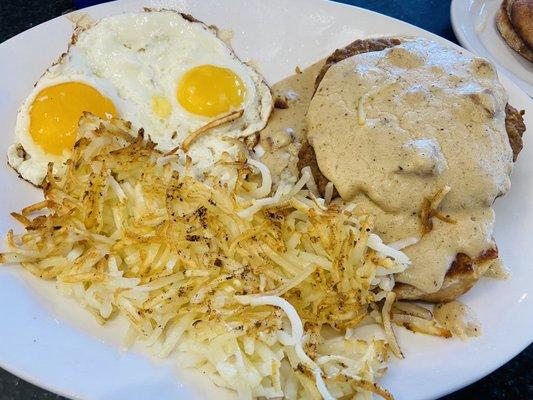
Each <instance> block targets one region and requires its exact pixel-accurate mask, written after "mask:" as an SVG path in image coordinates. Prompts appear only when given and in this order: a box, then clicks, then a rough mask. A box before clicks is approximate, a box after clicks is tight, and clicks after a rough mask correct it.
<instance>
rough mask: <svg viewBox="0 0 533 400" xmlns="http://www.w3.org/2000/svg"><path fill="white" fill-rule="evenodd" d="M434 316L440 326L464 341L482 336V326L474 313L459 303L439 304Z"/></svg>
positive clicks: (434, 310)
mask: <svg viewBox="0 0 533 400" xmlns="http://www.w3.org/2000/svg"><path fill="white" fill-rule="evenodd" d="M433 316H434V317H435V320H436V321H437V322H438V323H439V324H441V325H442V326H444V327H445V328H447V329H449V330H450V332H451V333H452V334H453V335H454V336H457V337H459V338H461V339H463V340H464V339H467V338H469V337H477V336H481V325H480V323H479V321H478V320H477V318H476V316H475V315H474V313H473V311H472V310H471V309H470V308H469V307H468V306H467V305H466V304H463V303H461V302H459V301H450V302H449V303H442V304H437V305H436V306H435V308H434V309H433Z"/></svg>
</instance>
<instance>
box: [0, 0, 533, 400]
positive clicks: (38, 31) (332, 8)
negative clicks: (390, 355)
mask: <svg viewBox="0 0 533 400" xmlns="http://www.w3.org/2000/svg"><path fill="white" fill-rule="evenodd" d="M150 5H152V6H155V7H167V8H169V7H171V8H176V9H179V10H182V11H187V12H190V13H191V14H193V15H194V16H196V17H197V18H199V19H201V20H203V21H205V22H207V23H209V24H216V25H217V26H219V27H220V28H231V29H233V31H234V34H235V36H234V40H233V44H234V47H235V49H236V52H237V54H238V55H239V56H240V57H241V58H242V59H244V60H251V59H253V60H255V62H256V63H258V65H259V69H260V70H261V72H262V73H263V74H264V75H265V77H266V79H267V80H268V82H270V83H273V82H276V81H277V80H279V79H281V78H283V77H285V76H287V75H289V74H290V73H291V72H292V71H293V70H294V67H295V65H300V66H306V65H309V64H310V63H312V62H314V61H316V60H318V59H320V58H321V57H324V56H326V55H327V54H329V53H330V52H331V51H332V50H334V49H335V48H337V47H341V46H344V45H346V44H347V43H349V42H350V41H352V40H354V39H356V38H363V37H367V36H379V35H419V36H425V37H428V38H431V39H434V40H438V41H441V42H444V43H448V44H449V45H452V46H455V45H453V44H451V43H450V42H447V41H445V40H444V39H442V38H439V37H437V36H435V35H432V34H430V33H428V32H425V31H423V30H421V29H419V28H416V27H414V26H411V25H408V24H406V23H404V22H400V21H398V20H394V19H392V18H389V17H385V16H383V15H379V14H376V13H373V12H370V11H366V10H362V9H359V8H354V7H349V6H345V5H340V4H336V3H331V2H326V1H322V0H293V1H287V0H271V1H268V2H264V1H261V0H233V1H216V0H211V1H201V2H200V1H193V0H191V1H187V0H183V1H174V2H172V1H167V2H165V3H161V2H156V3H150V2H148V1H144V2H141V1H134V2H114V3H107V4H104V5H100V6H96V7H92V8H90V9H88V10H87V12H88V13H89V14H90V15H91V16H93V17H95V18H100V17H104V16H108V15H112V14H116V13H121V12H125V11H137V10H140V9H141V8H142V7H143V6H150ZM71 31H72V27H71V23H70V22H69V20H68V19H67V18H66V17H60V18H56V19H54V20H52V21H49V22H47V23H45V24H42V25H39V26H37V27H35V28H33V29H31V30H29V31H27V32H24V33H22V34H20V35H18V36H16V37H14V38H12V39H10V40H8V41H7V42H5V43H3V44H0V87H1V88H2V96H0V131H1V132H2V133H3V140H2V141H1V142H0V154H5V152H6V150H7V147H8V145H9V144H10V143H12V142H13V140H14V134H13V128H14V125H15V115H16V111H17V107H18V105H19V104H21V102H22V101H23V99H24V98H25V96H26V95H27V94H28V93H29V92H30V89H31V87H32V84H33V83H34V82H35V81H36V79H37V78H38V77H39V76H40V74H41V73H42V72H43V71H44V70H45V69H46V68H47V67H48V66H49V65H50V63H51V62H53V61H54V60H55V59H56V57H57V56H58V55H59V54H61V52H63V51H64V49H65V47H66V43H67V41H68V39H69V36H70V34H71ZM502 81H503V84H504V85H505V86H506V88H507V89H508V91H509V94H510V102H511V103H512V104H513V105H514V106H515V107H518V108H521V109H526V110H527V111H528V113H527V114H526V119H527V124H528V126H530V127H532V126H533V118H531V114H533V107H532V103H531V99H530V98H529V97H528V96H527V95H526V94H525V93H523V92H522V91H521V90H519V89H518V88H517V86H516V85H514V84H513V83H512V82H511V81H510V80H509V79H507V78H505V77H502ZM532 176H533V140H531V134H529V133H527V134H526V136H525V148H524V151H523V152H522V154H521V155H520V159H519V161H518V163H517V164H516V169H515V172H514V175H513V190H511V193H510V194H509V195H508V196H506V197H505V198H503V199H499V200H498V201H497V206H496V210H497V215H498V223H497V228H496V235H497V238H498V242H499V245H500V250H501V254H502V256H503V258H504V260H505V261H506V263H507V265H508V266H509V267H510V268H511V270H512V274H513V277H512V279H511V280H510V281H506V282H501V281H492V280H482V281H481V282H480V283H479V284H478V285H477V286H476V287H475V288H474V289H473V290H471V291H470V292H469V293H468V294H467V295H466V296H464V298H463V300H464V301H465V302H466V303H467V304H469V305H470V306H471V307H472V308H473V309H474V310H475V312H476V313H477V315H478V317H479V318H480V319H481V321H482V322H483V330H484V332H483V336H482V337H481V338H479V339H476V340H470V341H467V342H461V341H459V340H448V341H445V340H440V339H437V338H432V337H428V336H423V335H414V334H412V333H409V332H407V331H405V330H404V329H398V331H399V340H400V343H401V345H402V348H403V349H404V353H405V355H406V359H405V360H403V361H398V360H392V362H391V367H390V371H389V374H388V375H387V376H386V378H385V379H384V380H383V381H382V384H383V385H385V386H386V387H387V388H389V389H390V390H391V391H392V393H394V394H395V396H396V399H397V400H402V399H408V400H422V399H433V398H437V397H439V396H442V395H444V394H446V393H449V392H451V391H454V390H457V389H459V388H461V387H462V386H465V385H467V384H469V383H471V382H473V381H475V380H477V379H479V378H481V377H483V376H484V375H486V374H488V373H490V372H491V371H493V370H494V369H496V368H497V367H499V366H500V365H502V364H503V363H505V362H506V361H508V360H509V359H510V358H512V357H513V356H514V355H516V354H517V353H519V352H520V351H521V350H522V349H523V348H525V347H526V346H527V345H528V344H529V343H531V340H532V335H533V301H532V298H531V294H532V292H531V289H532V288H533V273H532V272H531V266H530V260H531V259H533V246H532V243H531V238H532V237H533V205H532V202H533V200H532V199H533V184H532V182H531V177H532ZM0 182H1V185H2V187H3V188H4V189H3V190H1V191H0V233H2V235H3V234H4V233H5V232H6V231H7V230H8V229H9V228H11V227H12V226H14V221H13V220H12V219H11V218H10V217H9V214H8V213H9V212H10V211H13V210H19V209H20V208H22V207H23V206H24V205H27V204H29V203H30V202H32V201H36V200H38V199H39V198H40V193H39V192H38V191H37V190H35V189H33V188H32V187H31V186H30V185H29V184H26V183H25V182H22V181H21V180H19V179H18V178H17V176H16V174H14V173H13V171H11V170H10V169H9V168H8V167H7V166H5V163H4V164H3V165H2V166H0ZM0 315H1V321H2V322H1V323H0V366H2V367H3V368H5V369H8V370H10V371H12V372H14V373H15V374H17V375H19V376H21V377H22V378H24V379H26V380H29V381H31V382H33V383H36V384H37V385H40V386H43V387H45V388H47V389H49V390H52V391H54V392H57V393H61V394H64V395H66V396H68V397H72V398H80V399H102V400H104V399H105V400H107V399H109V400H115V399H125V398H127V399H129V400H136V399H139V400H140V399H149V398H158V399H161V400H166V399H174V400H175V399H191V398H208V397H213V395H214V393H215V392H216V396H215V397H214V398H217V399H219V398H222V397H228V398H229V397H231V396H229V395H228V394H227V393H225V396H222V397H221V396H220V394H219V393H220V390H215V389H214V388H213V385H211V384H210V383H209V382H208V381H207V379H206V378H204V377H191V376H190V374H187V375H186V376H185V375H184V374H183V373H181V372H179V370H178V368H177V367H175V366H173V365H172V362H171V361H166V362H159V363H154V362H153V360H151V359H149V358H148V357H147V356H145V355H142V354H141V353H140V352H137V351H129V352H123V351H120V338H121V337H122V335H123V333H124V323H123V321H120V320H119V321H115V322H113V323H112V324H110V325H109V326H106V327H100V326H98V325H97V324H96V322H95V321H94V319H93V318H92V316H91V315H89V313H87V312H86V311H83V310H82V309H81V308H80V307H78V306H77V305H76V304H75V303H74V302H73V301H71V300H68V299H64V298H62V297H60V296H59V295H57V294H56V293H55V291H54V286H53V284H52V283H47V282H41V281H39V280H37V279H35V278H33V277H31V276H29V275H28V274H27V273H25V272H24V271H22V270H21V269H20V268H15V267H2V268H0ZM191 380H192V381H194V382H196V383H191ZM199 383H200V384H199Z"/></svg>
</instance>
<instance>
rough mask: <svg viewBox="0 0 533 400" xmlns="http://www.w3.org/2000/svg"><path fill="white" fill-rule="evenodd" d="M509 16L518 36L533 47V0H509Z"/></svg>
mask: <svg viewBox="0 0 533 400" xmlns="http://www.w3.org/2000/svg"><path fill="white" fill-rule="evenodd" d="M507 16H508V17H509V19H510V20H511V23H512V24H513V28H514V30H515V32H516V33H517V34H518V36H520V38H521V39H522V40H523V41H524V43H525V44H526V45H527V46H528V47H529V48H530V49H533V0H507Z"/></svg>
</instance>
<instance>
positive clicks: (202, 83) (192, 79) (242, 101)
mask: <svg viewBox="0 0 533 400" xmlns="http://www.w3.org/2000/svg"><path fill="white" fill-rule="evenodd" d="M240 110H242V115H241V116H240V117H239V118H238V119H236V120H234V121H231V122H229V123H226V124H223V125H221V126H218V127H216V128H214V129H212V130H210V131H209V134H208V135H205V136H202V137H201V138H199V139H198V140H197V141H195V142H194V143H193V144H192V145H191V146H190V148H189V149H188V154H189V156H190V157H191V158H192V160H193V164H194V165H195V167H196V168H198V171H200V172H201V171H203V170H206V169H208V168H209V167H210V166H212V165H213V164H214V163H215V162H216V161H217V160H219V159H220V158H221V155H222V153H223V152H229V153H231V152H232V151H233V150H234V149H233V148H234V147H235V146H236V145H235V144H234V142H231V141H227V140H223V139H225V138H226V137H232V138H239V137H244V136H247V135H250V134H252V133H254V132H257V131H259V130H261V129H262V128H263V127H264V126H265V124H266V121H267V119H268V116H269V114H270V112H271V110H272V96H271V93H270V89H269V88H268V86H267V85H266V84H265V83H264V81H263V79H262V77H261V76H260V75H259V74H258V73H257V72H256V71H255V70H254V69H253V68H252V67H251V66H249V65H247V64H245V63H243V62H242V61H240V60H239V59H238V58H237V57H236V56H235V54H234V53H233V51H232V50H231V49H230V48H229V47H228V46H227V45H226V44H225V43H224V42H223V41H222V40H221V39H219V38H218V37H217V32H216V29H215V28H212V27H208V26H206V25H205V24H203V23H201V22H199V21H197V20H195V19H194V18H192V17H190V16H187V15H184V14H180V13H178V12H174V11H166V10H165V11H145V12H139V13H134V14H121V15H116V16H112V17H108V18H104V19H102V20H100V21H98V22H96V23H93V24H90V25H89V26H85V27H83V28H81V27H78V28H77V29H76V30H75V32H74V35H73V37H72V40H71V43H70V45H69V48H68V51H67V52H66V53H65V54H64V55H63V56H61V58H60V59H59V60H58V61H57V62H56V63H55V64H54V65H53V66H52V67H50V68H49V69H48V70H47V71H46V72H45V73H44V74H43V76H42V77H41V78H40V79H39V81H38V82H37V83H36V85H35V87H34V89H33V91H32V92H31V93H30V95H29V96H28V97H27V99H26V101H25V102H24V104H23V105H22V106H21V107H20V109H19V113H18V116H17V123H16V128H15V132H16V135H17V138H18V141H19V143H17V144H15V145H13V146H11V147H10V149H9V151H8V161H9V164H10V165H11V166H12V167H13V168H14V169H15V170H17V172H18V173H19V174H20V175H21V176H22V177H23V178H24V179H26V180H28V181H30V182H32V183H33V184H35V185H40V184H41V183H42V180H43V179H44V176H45V175H46V171H47V165H48V163H49V162H53V163H54V173H56V174H60V173H61V172H62V171H63V170H64V167H65V166H64V162H65V160H66V159H67V158H68V157H69V155H70V152H71V150H72V147H73V145H74V142H75V141H76V138H77V124H78V120H79V118H80V117H81V115H82V114H83V112H90V113H92V114H95V115H97V116H98V117H100V118H108V119H109V118H113V117H117V118H121V119H124V120H127V121H130V122H131V123H132V125H133V127H135V128H137V129H140V128H143V129H144V131H145V133H146V134H147V135H148V136H149V138H150V139H151V140H152V141H154V142H155V143H156V144H157V148H158V149H159V150H161V151H162V152H167V151H169V150H171V149H174V148H176V147H178V146H180V145H181V144H182V143H183V141H184V140H185V139H186V138H187V137H188V136H189V135H191V133H193V132H195V131H197V130H198V129H200V128H202V127H203V126H205V125H207V124H208V123H210V122H212V121H214V120H216V119H219V118H220V117H223V116H225V115H228V114H229V113H231V112H235V111H240Z"/></svg>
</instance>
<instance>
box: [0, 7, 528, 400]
mask: <svg viewBox="0 0 533 400" xmlns="http://www.w3.org/2000/svg"><path fill="white" fill-rule="evenodd" d="M313 1H314V3H316V4H323V3H331V4H333V5H334V6H336V7H339V8H341V7H345V8H355V9H358V10H359V11H360V12H363V13H366V14H370V15H373V16H374V17H377V18H380V19H388V20H393V21H395V22H398V23H400V24H402V25H404V26H408V27H410V28H414V29H415V30H417V31H418V32H420V33H422V32H424V34H425V35H427V36H430V37H432V38H435V39H438V40H439V41H440V42H443V43H446V44H448V45H451V46H453V47H455V48H461V46H459V45H457V44H456V43H453V42H451V41H449V40H447V39H445V38H442V37H440V36H438V35H436V34H434V33H432V32H429V31H427V30H425V29H422V28H419V27H417V26H415V25H412V24H410V23H407V22H405V21H402V20H400V19H397V18H394V17H391V16H388V15H384V14H381V13H379V12H376V11H372V10H368V9H365V8H362V7H358V6H354V5H350V4H344V3H337V2H334V1H331V0H313ZM125 3H128V1H127V0H119V1H117V2H115V6H116V7H120V6H121V5H122V4H125ZM455 3H457V0H452V3H451V15H452V16H453V12H454V11H453V6H454V4H455ZM107 5H109V4H107ZM105 6H106V3H103V4H97V5H94V6H91V7H87V8H83V9H79V10H74V11H72V12H69V13H67V14H63V15H60V16H57V17H55V18H52V19H50V20H48V21H44V22H42V23H40V24H38V25H35V26H33V27H31V28H30V29H27V30H25V31H23V32H21V33H19V34H17V35H15V36H13V37H11V38H9V39H7V40H6V41H4V42H2V43H0V52H1V51H2V49H3V47H4V45H6V44H11V42H14V41H17V40H20V39H21V38H22V37H24V35H25V34H26V33H27V32H29V31H32V30H36V29H38V28H40V29H42V27H43V25H48V24H50V25H51V24H54V23H57V22H58V21H60V20H62V19H63V18H68V16H70V15H73V14H77V13H80V12H87V11H91V10H94V9H98V8H101V7H105ZM451 23H452V28H453V30H454V33H455V34H456V36H457V37H458V39H459V41H460V43H461V44H463V42H462V40H461V38H460V35H458V34H457V32H456V28H455V24H454V20H453V17H452V19H451ZM370 37H372V34H371V35H370ZM463 45H464V44H463ZM464 47H466V48H467V50H468V51H470V52H473V51H472V49H470V48H468V47H467V46H465V45H464ZM473 53H474V52H473ZM499 69H500V70H499V74H500V78H501V77H502V75H503V76H504V77H505V80H506V82H505V84H504V86H507V85H509V84H510V85H512V86H513V90H516V91H518V92H520V93H523V94H524V95H525V96H527V97H528V98H529V95H528V94H527V92H525V91H524V90H523V89H522V88H521V87H520V86H518V84H517V83H516V82H515V81H514V80H511V79H510V77H509V76H507V70H505V69H503V68H501V67H500V68H499ZM529 99H530V100H531V98H529ZM17 278H18V277H17ZM24 279H26V278H24ZM67 322H68V321H67ZM95 340H96V339H95ZM529 344H531V342H530V343H529ZM529 344H526V345H525V346H524V347H522V348H521V349H520V350H518V351H517V352H516V353H515V352H512V353H513V354H510V353H507V354H506V356H505V357H502V359H503V361H501V360H500V361H501V363H500V362H498V363H496V364H493V365H492V366H491V368H489V369H488V371H483V372H479V373H478V374H476V375H472V374H471V375H469V377H468V378H466V379H463V380H461V383H457V384H456V385H455V386H454V387H448V388H447V389H445V390H443V391H442V392H441V393H440V394H439V396H444V395H446V394H449V393H452V392H455V391H457V390H459V389H461V388H463V387H465V386H467V385H469V384H471V383H473V382H476V381H478V380H479V379H481V378H482V377H484V376H487V375H488V374H490V373H492V372H493V371H495V370H496V369H498V368H500V367H501V366H502V365H504V364H505V363H507V362H508V361H509V360H511V359H513V358H514V357H516V355H518V354H519V353H521V352H522V351H523V350H524V349H525V348H526V347H528V346H529ZM117 351H118V349H117ZM0 367H2V368H3V369H5V370H6V371H8V372H10V373H12V374H14V375H16V376H18V377H20V378H22V379H24V380H25V381H27V382H30V383H31V384H33V385H35V386H38V387H41V388H44V389H46V390H48V391H50V392H53V393H57V394H60V395H63V396H67V397H69V398H73V399H81V398H82V397H79V396H77V395H76V394H73V393H70V392H69V391H66V390H62V389H60V388H58V387H56V386H54V385H49V384H47V383H46V382H41V381H39V379H38V378H36V377H34V376H31V374H29V373H26V372H24V371H22V370H21V369H20V368H12V366H10V365H6V364H5V363H4V362H3V360H2V359H0Z"/></svg>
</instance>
